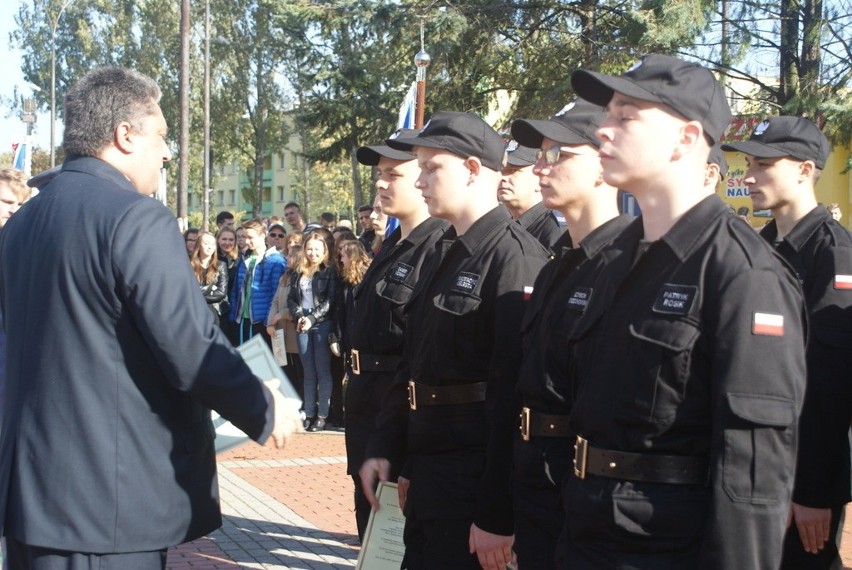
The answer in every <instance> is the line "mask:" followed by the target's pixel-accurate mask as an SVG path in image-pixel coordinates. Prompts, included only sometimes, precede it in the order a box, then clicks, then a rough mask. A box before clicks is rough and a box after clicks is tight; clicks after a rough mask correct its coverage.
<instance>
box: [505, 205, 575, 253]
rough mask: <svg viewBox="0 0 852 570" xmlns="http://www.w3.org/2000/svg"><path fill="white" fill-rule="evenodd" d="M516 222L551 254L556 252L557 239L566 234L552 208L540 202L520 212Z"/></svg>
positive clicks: (563, 237)
mask: <svg viewBox="0 0 852 570" xmlns="http://www.w3.org/2000/svg"><path fill="white" fill-rule="evenodd" d="M518 223H519V224H521V227H522V228H524V229H525V230H527V231H528V232H529V233H530V234H532V236H533V237H534V238H536V239H537V240H538V241H539V242H540V243H541V245H543V246H544V247H545V249H547V251H549V252H551V254H554V253H556V242H557V241H558V240H559V239H565V236H566V235H567V234H566V233H565V226H564V225H562V224H560V223H559V222H558V221H557V219H556V214H554V212H553V210H549V209H548V208H545V207H544V204H542V203H541V202H539V203H538V204H535V205H533V207H532V208H530V209H529V210H527V211H526V212H524V213H523V214H521V217H520V218H518ZM568 239H569V240H570V239H571V236H568ZM569 245H570V242H569Z"/></svg>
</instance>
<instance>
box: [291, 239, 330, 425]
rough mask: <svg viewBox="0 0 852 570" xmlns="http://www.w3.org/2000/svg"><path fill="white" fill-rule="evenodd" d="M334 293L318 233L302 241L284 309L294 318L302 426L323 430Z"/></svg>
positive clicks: (327, 387)
mask: <svg viewBox="0 0 852 570" xmlns="http://www.w3.org/2000/svg"><path fill="white" fill-rule="evenodd" d="M336 295H337V281H336V279H335V271H334V269H333V268H332V267H331V265H330V263H329V249H328V245H327V244H326V241H325V239H324V238H323V236H322V235H321V234H319V233H318V232H311V233H310V234H308V236H307V237H306V238H305V241H304V242H303V255H302V259H301V260H300V261H299V264H298V265H297V267H296V268H295V269H294V270H293V272H292V274H291V276H290V291H289V293H288V295H287V308H288V309H289V310H290V314H291V315H292V316H293V319H295V321H296V331H297V333H298V334H297V338H298V342H299V355H300V356H301V358H302V368H303V370H304V384H305V415H306V419H305V429H307V430H308V431H322V430H323V429H325V423H326V418H327V417H328V412H329V405H330V401H331V384H332V382H331V351H330V349H329V335H330V333H331V332H332V320H331V317H332V315H333V314H334V312H333V311H334V305H335V300H336Z"/></svg>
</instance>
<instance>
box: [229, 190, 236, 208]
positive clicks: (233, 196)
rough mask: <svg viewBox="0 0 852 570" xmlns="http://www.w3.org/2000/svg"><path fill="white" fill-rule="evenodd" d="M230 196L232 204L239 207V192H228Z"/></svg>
mask: <svg viewBox="0 0 852 570" xmlns="http://www.w3.org/2000/svg"><path fill="white" fill-rule="evenodd" d="M228 194H229V195H230V197H231V201H230V203H231V204H233V205H235V206H236V205H237V191H236V190H228Z"/></svg>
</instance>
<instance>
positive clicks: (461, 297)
mask: <svg viewBox="0 0 852 570" xmlns="http://www.w3.org/2000/svg"><path fill="white" fill-rule="evenodd" d="M480 303H482V299H480V298H479V297H476V296H474V295H465V294H461V293H458V292H456V291H447V292H445V293H441V294H440V295H436V296H435V306H436V307H438V308H439V309H441V310H442V311H446V312H448V313H450V314H452V315H467V314H468V313H472V312H474V311H475V310H476V309H477V308H478V307H479V304H480Z"/></svg>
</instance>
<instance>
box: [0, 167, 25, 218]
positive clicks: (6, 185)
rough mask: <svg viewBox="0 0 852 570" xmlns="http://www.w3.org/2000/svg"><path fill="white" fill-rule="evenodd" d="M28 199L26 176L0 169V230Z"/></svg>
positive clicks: (21, 173) (8, 169)
mask: <svg viewBox="0 0 852 570" xmlns="http://www.w3.org/2000/svg"><path fill="white" fill-rule="evenodd" d="M29 197H30V188H29V186H27V177H26V175H25V174H24V173H23V172H21V171H20V170H16V169H14V168H9V167H4V168H0V228H2V227H3V226H4V225H6V222H7V221H8V220H9V218H10V217H11V216H12V214H14V213H15V212H17V211H18V208H20V207H21V206H22V205H23V204H24V202H26V201H27V200H28V199H29Z"/></svg>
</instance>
